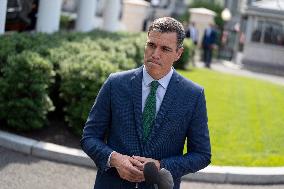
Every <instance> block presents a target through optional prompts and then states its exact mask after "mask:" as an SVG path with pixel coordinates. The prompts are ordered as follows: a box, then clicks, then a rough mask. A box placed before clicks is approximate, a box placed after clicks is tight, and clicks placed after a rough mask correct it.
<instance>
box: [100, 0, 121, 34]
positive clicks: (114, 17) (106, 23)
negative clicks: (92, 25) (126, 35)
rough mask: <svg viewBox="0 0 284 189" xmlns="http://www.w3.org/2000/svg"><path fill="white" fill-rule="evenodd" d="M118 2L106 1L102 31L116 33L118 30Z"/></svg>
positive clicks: (115, 0)
mask: <svg viewBox="0 0 284 189" xmlns="http://www.w3.org/2000/svg"><path fill="white" fill-rule="evenodd" d="M120 8H121V4H120V0H106V4H105V7H104V16H103V29H104V30H106V31H117V30H118V29H119V12H120Z"/></svg>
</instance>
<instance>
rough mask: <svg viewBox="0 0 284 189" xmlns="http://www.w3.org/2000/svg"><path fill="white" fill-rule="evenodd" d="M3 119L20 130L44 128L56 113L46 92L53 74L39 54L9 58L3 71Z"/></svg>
mask: <svg viewBox="0 0 284 189" xmlns="http://www.w3.org/2000/svg"><path fill="white" fill-rule="evenodd" d="M2 73H3V78H2V79H1V82H0V85H1V99H0V109H1V113H0V119H4V120H5V121H6V122H7V124H8V125H7V126H8V127H13V128H16V129H17V130H28V129H36V128H41V127H43V125H44V122H45V121H46V114H47V113H48V112H49V111H51V110H52V109H53V105H52V102H51V100H50V99H49V97H48V95H47V90H48V87H49V85H50V83H51V82H52V77H53V76H54V72H53V71H52V65H51V64H50V63H49V62H48V61H47V60H45V59H43V58H42V57H40V56H39V55H38V54H37V53H32V52H25V51H24V52H22V53H21V54H19V55H15V56H14V55H12V56H9V57H8V59H7V64H5V65H4V66H3V68H2Z"/></svg>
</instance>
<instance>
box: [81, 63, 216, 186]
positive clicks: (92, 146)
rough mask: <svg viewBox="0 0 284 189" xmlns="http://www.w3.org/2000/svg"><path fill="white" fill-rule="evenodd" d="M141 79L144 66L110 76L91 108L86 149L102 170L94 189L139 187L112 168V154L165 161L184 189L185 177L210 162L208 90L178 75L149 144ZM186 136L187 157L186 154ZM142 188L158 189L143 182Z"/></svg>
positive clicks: (162, 162)
mask: <svg viewBox="0 0 284 189" xmlns="http://www.w3.org/2000/svg"><path fill="white" fill-rule="evenodd" d="M142 77H143V72H142V67H140V68H138V69H134V70H129V71H124V72H120V73H114V74H111V75H110V76H109V78H108V79H107V80H106V82H105V83H104V85H103V86H102V88H101V90H100V92H99V94H98V96H97V98H96V101H95V103H94V106H93V107H92V109H91V112H90V114H89V117H88V119H87V122H86V125H85V128H84V131H83V137H82V140H81V145H82V149H83V150H84V151H85V152H86V153H87V154H88V155H89V156H90V157H91V158H92V159H93V161H94V162H95V164H96V166H97V167H98V173H97V177H96V182H95V187H94V188H95V189H119V188H121V189H128V188H129V189H130V188H131V189H133V188H135V183H131V182H128V181H125V180H123V179H121V178H120V177H119V175H118V173H117V171H116V169H115V168H108V167H107V161H108V158H109V155H110V154H111V152H112V151H113V150H115V151H117V152H119V153H121V154H126V155H129V156H132V155H136V156H143V157H149V158H153V159H156V160H160V162H161V167H164V168H166V169H167V170H169V171H170V172H171V174H172V176H173V178H174V184H175V186H174V189H178V188H179V187H180V180H181V177H182V176H183V175H186V174H188V173H193V172H196V171H198V170H200V169H202V168H204V167H206V166H207V165H208V164H209V163H210V159H211V149H210V140H209V132H208V126H207V111H206V102H205V96H204V90H203V88H202V87H200V86H198V85H197V84H195V83H193V82H192V81H190V80H188V79H186V78H184V77H182V76H181V75H179V74H178V73H177V72H176V71H174V72H173V75H172V78H171V80H170V83H169V85H168V88H167V91H166V94H165V96H164V99H163V101H162V104H161V107H160V110H159V112H158V114H157V116H156V119H155V123H154V125H153V128H152V131H151V134H150V136H149V140H148V142H147V143H144V142H143V128H142V94H141V92H142ZM186 138H187V149H188V153H187V154H185V155H183V148H184V143H185V139H186ZM139 188H147V189H150V188H153V186H149V185H146V183H145V182H144V183H140V184H139Z"/></svg>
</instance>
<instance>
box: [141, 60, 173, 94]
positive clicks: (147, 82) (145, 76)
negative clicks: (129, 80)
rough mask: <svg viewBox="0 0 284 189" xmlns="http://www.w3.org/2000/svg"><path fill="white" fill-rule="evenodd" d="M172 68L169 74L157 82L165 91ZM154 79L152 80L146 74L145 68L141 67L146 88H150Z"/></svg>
mask: <svg viewBox="0 0 284 189" xmlns="http://www.w3.org/2000/svg"><path fill="white" fill-rule="evenodd" d="M173 72H174V70H173V68H171V70H170V71H169V73H167V75H165V76H164V77H162V78H161V79H159V80H158V82H159V84H160V85H161V86H162V87H163V88H164V89H166V88H167V87H168V85H169V83H170V80H171V77H172V75H173ZM154 80H155V79H153V78H152V77H151V76H150V75H149V74H148V72H147V70H146V68H145V66H143V82H144V84H145V85H146V86H150V84H151V82H152V81H154Z"/></svg>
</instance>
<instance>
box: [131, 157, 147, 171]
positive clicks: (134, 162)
mask: <svg viewBox="0 0 284 189" xmlns="http://www.w3.org/2000/svg"><path fill="white" fill-rule="evenodd" d="M129 161H130V162H131V163H132V165H133V166H134V167H137V168H138V169H139V170H140V171H142V170H143V168H144V164H143V163H141V162H140V161H139V160H137V159H134V158H131V159H130V160H129Z"/></svg>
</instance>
